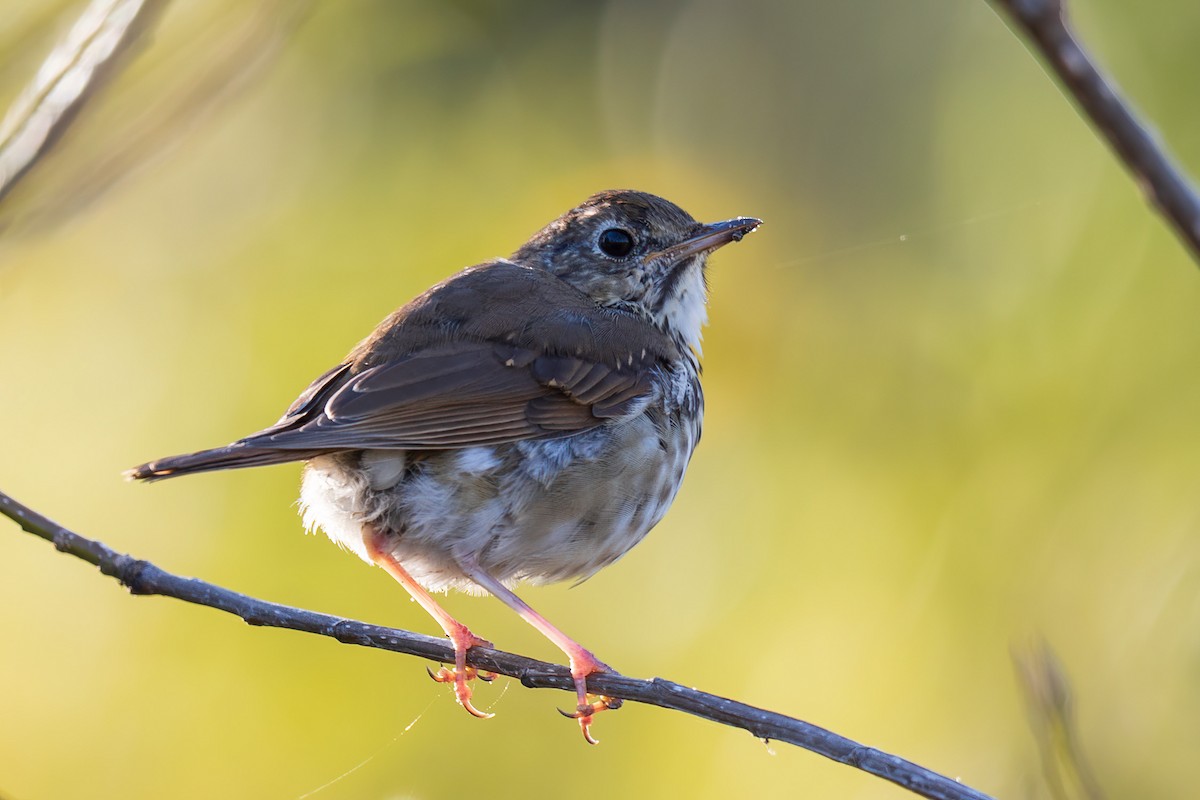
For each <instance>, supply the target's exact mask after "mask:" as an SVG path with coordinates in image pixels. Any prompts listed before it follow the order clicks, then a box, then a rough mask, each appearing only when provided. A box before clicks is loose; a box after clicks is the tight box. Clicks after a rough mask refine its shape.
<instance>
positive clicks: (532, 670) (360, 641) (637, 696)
mask: <svg viewBox="0 0 1200 800" xmlns="http://www.w3.org/2000/svg"><path fill="white" fill-rule="evenodd" d="M0 514H3V515H4V516H6V517H8V518H10V519H12V520H13V521H14V522H16V523H17V524H18V525H20V526H21V527H22V528H23V529H24V530H26V531H28V532H29V533H32V534H33V535H34V536H39V537H41V538H43V539H45V540H47V541H49V542H53V543H54V546H55V547H56V548H58V549H59V550H61V551H62V552H64V553H70V554H71V555H73V556H75V557H77V558H81V559H83V560H84V561H86V562H88V563H89V564H94V565H95V566H97V567H99V568H100V571H101V572H102V573H104V574H105V575H109V576H112V577H114V578H116V579H117V580H118V581H120V582H121V583H122V584H124V585H125V586H127V587H128V588H129V591H130V592H131V593H132V594H140V595H155V594H156V595H162V596H164V597H174V598H176V599H178V600H183V601H185V602H188V603H196V604H198V605H204V606H209V607H210V608H216V609H219V610H221V611H225V612H227V613H229V614H233V615H235V616H238V617H241V618H242V619H243V620H245V621H246V622H247V623H249V624H250V625H264V626H268V627H272V628H288V629H291V630H296V631H304V632H306V633H315V634H319V635H321V636H328V637H330V638H333V639H337V640H338V641H339V642H342V643H344V644H357V645H362V646H363V647H376V648H379V649H381V650H391V651H393V652H396V653H405V654H407V655H412V656H419V657H421V658H427V659H429V660H430V661H435V662H439V663H446V662H453V661H454V650H453V648H452V647H451V646H450V644H449V643H448V642H447V641H446V640H445V639H437V638H434V637H432V636H424V635H422V634H419V633H411V632H409V631H404V630H397V629H395V628H384V627H382V626H379V625H368V624H366V623H364V622H357V621H355V620H349V619H343V618H340V617H333V616H329V615H328V614H319V613H317V612H315V611H307V610H304V609H299V608H292V607H290V606H284V605H279V604H278V603H268V602H266V601H264V600H258V599H256V598H253V597H249V596H247V595H244V594H239V593H238V592H234V591H230V590H229V589H225V588H222V587H220V586H215V585H213V584H211V583H207V582H205V581H202V580H198V579H196V578H181V577H179V576H178V575H172V574H171V573H169V572H166V571H164V570H161V569H159V568H158V567H156V566H154V565H153V564H151V563H150V562H148V561H142V560H140V559H137V558H134V557H132V556H129V555H124V554H122V553H118V552H116V551H115V550H113V549H111V548H110V547H108V546H107V545H105V544H103V543H102V542H98V541H96V540H94V539H88V538H86V537H83V536H80V535H79V534H77V533H74V532H72V531H70V530H67V529H66V528H64V527H63V526H61V525H59V524H58V523H56V522H54V521H52V520H50V519H48V518H47V517H44V516H42V515H41V514H39V513H38V512H36V511H34V510H33V509H31V508H28V507H27V506H24V505H22V504H21V503H18V502H17V501H16V500H14V499H12V498H11V497H9V496H8V495H6V494H4V493H3V492H0ZM467 663H468V664H469V665H471V666H473V667H476V668H477V669H483V670H488V671H490V672H497V673H500V674H502V675H507V676H509V677H511V678H516V679H517V680H519V681H520V682H521V685H522V686H525V687H528V688H530V689H563V690H565V691H574V684H573V683H572V681H571V674H570V671H569V670H568V669H567V668H566V667H563V666H559V665H557V664H550V663H547V662H545V661H537V660H535V659H532V658H526V657H525V656H520V655H517V654H515V653H506V652H504V651H502V650H489V649H486V648H482V647H473V648H471V649H470V650H469V651H467ZM588 687H589V688H590V689H591V690H593V691H595V692H596V693H599V694H605V695H608V696H610V697H620V698H622V699H624V700H631V701H633V702H637V703H646V704H648V705H653V706H659V707H660V708H668V709H672V710H674V711H684V712H687V713H688V714H693V715H695V716H697V717H700V718H701V719H707V720H710V721H712V722H718V723H721V724H722V725H729V726H731V727H735V728H742V729H743V730H747V731H749V732H750V733H751V734H753V735H754V736H756V737H758V738H759V739H766V740H772V741H777V742H787V743H788V744H794V745H797V746H799V747H803V748H804V749H806V750H811V751H812V752H814V753H817V754H819V755H823V756H825V757H826V758H831V759H833V760H834V761H838V762H841V763H843V764H847V765H849V766H852V767H855V768H857V769H860V770H862V771H863V772H867V773H870V774H871V775H876V776H878V777H880V778H883V779H884V780H888V781H891V782H892V783H895V784H897V785H899V786H902V787H904V788H906V789H909V790H910V791H912V792H914V793H916V794H918V795H920V796H921V797H928V798H934V799H935V800H989V798H988V795H985V794H983V793H982V792H979V791H976V790H975V789H972V788H970V787H969V786H965V785H963V784H961V783H958V782H956V781H954V780H952V779H950V778H947V777H945V776H943V775H939V774H937V773H936V772H932V771H930V770H928V769H926V768H924V767H921V766H918V765H916V764H914V763H912V762H911V761H906V760H905V759H903V758H900V757H898V756H894V755H891V754H889V753H885V752H883V751H881V750H876V749H875V748H873V747H866V746H864V745H861V744H859V743H858V742H855V741H852V740H850V739H847V738H845V737H844V736H839V735H838V734H836V733H833V732H831V731H827V730H825V729H824V728H820V727H817V726H816V725H811V724H809V723H807V722H802V721H801V720H798V719H793V718H791V717H786V716H784V715H782V714H777V713H775V712H773V711H766V710H764V709H761V708H755V707H754V706H749V705H746V704H745V703H739V702H736V701H734V700H728V699H726V698H724V697H717V696H716V695H712V694H708V693H706V692H701V691H697V690H696V689H690V688H688V687H686V686H682V685H680V684H678V683H674V682H672V681H668V680H663V679H662V678H654V679H653V680H641V679H638V678H629V677H626V676H624V675H618V674H616V673H604V674H598V675H591V676H589V677H588Z"/></svg>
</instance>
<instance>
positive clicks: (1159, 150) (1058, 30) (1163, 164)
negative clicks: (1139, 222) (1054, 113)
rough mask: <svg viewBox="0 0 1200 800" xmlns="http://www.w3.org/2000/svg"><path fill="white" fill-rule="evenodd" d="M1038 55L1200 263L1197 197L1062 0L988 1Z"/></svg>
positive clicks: (1199, 221)
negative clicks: (1095, 56) (1099, 63)
mask: <svg viewBox="0 0 1200 800" xmlns="http://www.w3.org/2000/svg"><path fill="white" fill-rule="evenodd" d="M992 3H993V4H994V5H996V6H999V7H1001V8H1003V9H1004V10H1005V11H1007V12H1008V14H1009V16H1010V17H1011V18H1012V20H1013V21H1014V22H1015V23H1016V24H1017V26H1018V27H1019V28H1020V29H1021V30H1022V31H1024V33H1025V35H1026V37H1027V38H1028V39H1029V41H1030V42H1031V43H1032V45H1033V46H1034V47H1036V48H1037V50H1038V51H1039V52H1040V53H1041V54H1042V58H1043V59H1044V60H1045V62H1046V64H1047V65H1048V66H1049V67H1050V69H1052V70H1053V71H1054V74H1055V75H1057V76H1058V79H1059V80H1060V81H1061V82H1062V85H1063V86H1064V87H1065V88H1066V90H1067V91H1068V92H1069V93H1070V95H1071V97H1073V98H1074V99H1075V102H1076V104H1077V105H1078V106H1079V107H1080V109H1082V110H1083V113H1084V114H1086V115H1087V117H1088V118H1089V119H1090V120H1091V122H1092V125H1093V126H1094V127H1095V128H1096V130H1097V131H1099V133H1100V134H1101V135H1102V136H1103V137H1104V138H1105V139H1106V140H1108V144H1109V146H1110V147H1111V148H1112V149H1113V150H1114V151H1115V152H1116V154H1117V156H1118V157H1119V158H1120V159H1121V160H1122V161H1123V162H1125V166H1126V167H1127V168H1128V169H1129V171H1130V172H1132V173H1133V175H1134V177H1135V178H1136V179H1137V182H1138V184H1139V185H1140V186H1141V188H1142V191H1143V192H1145V194H1146V196H1147V197H1148V198H1149V200H1150V202H1151V203H1153V204H1154V206H1155V207H1156V208H1157V209H1158V211H1159V213H1160V214H1162V215H1163V216H1164V217H1166V219H1167V222H1168V223H1170V225H1171V226H1172V227H1173V228H1174V229H1175V233H1176V234H1177V235H1178V236H1179V238H1180V239H1182V240H1183V242H1184V245H1185V247H1186V248H1187V249H1188V250H1189V251H1190V252H1191V254H1192V258H1194V259H1196V260H1197V261H1200V197H1198V196H1197V194H1196V190H1195V189H1193V188H1192V186H1191V184H1190V183H1189V181H1188V179H1187V177H1186V176H1185V175H1184V174H1183V173H1182V172H1181V171H1180V169H1179V168H1178V167H1176V166H1175V165H1174V164H1173V163H1172V162H1171V159H1170V158H1169V157H1168V155H1167V153H1166V151H1165V149H1164V147H1163V146H1162V144H1161V143H1160V142H1158V141H1157V139H1156V138H1155V136H1154V135H1153V134H1152V133H1151V132H1150V131H1149V130H1147V129H1146V128H1145V127H1144V126H1143V125H1142V124H1141V123H1140V122H1139V121H1138V118H1137V117H1136V116H1135V115H1134V113H1133V111H1132V110H1130V108H1129V106H1128V105H1127V104H1126V103H1125V101H1124V100H1123V99H1122V98H1121V96H1120V94H1119V93H1118V91H1117V88H1116V87H1115V86H1114V85H1113V84H1111V83H1110V82H1108V81H1107V80H1106V79H1105V78H1104V76H1103V75H1101V74H1100V71H1099V70H1098V69H1097V68H1096V65H1095V64H1094V63H1093V61H1092V59H1091V57H1090V56H1089V55H1088V53H1087V51H1085V50H1084V49H1083V46H1082V45H1080V43H1079V41H1078V40H1077V39H1076V38H1075V35H1074V34H1073V33H1072V31H1071V28H1070V26H1069V25H1068V24H1067V11H1066V5H1067V4H1066V1H1065V0H992Z"/></svg>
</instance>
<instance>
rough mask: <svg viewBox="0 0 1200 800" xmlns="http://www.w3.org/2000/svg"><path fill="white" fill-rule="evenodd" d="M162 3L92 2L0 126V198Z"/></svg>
mask: <svg viewBox="0 0 1200 800" xmlns="http://www.w3.org/2000/svg"><path fill="white" fill-rule="evenodd" d="M167 2H168V0H93V2H92V3H90V4H89V5H88V7H87V8H86V9H85V10H84V12H83V14H81V15H80V17H79V19H78V20H77V21H76V22H75V24H74V25H73V26H72V27H71V30H70V31H69V32H68V33H67V35H66V36H65V37H64V38H63V40H62V41H61V42H59V43H58V46H57V47H55V48H54V50H53V51H52V52H51V53H50V55H49V57H47V58H46V60H45V62H43V63H42V66H41V69H39V70H38V73H37V75H36V76H35V77H34V79H33V81H32V82H31V83H30V84H29V85H28V86H27V87H25V91H24V92H22V94H21V96H20V97H18V98H17V100H16V102H14V103H13V105H12V107H11V108H10V109H9V111H8V114H7V115H6V116H5V117H4V121H3V122H0V199H3V198H4V196H5V195H7V194H8V193H9V192H10V191H11V190H12V188H13V186H15V185H16V183H17V181H19V180H20V179H21V177H22V176H24V175H25V174H26V173H27V172H29V170H30V169H32V168H33V166H34V165H35V164H36V163H37V162H38V160H39V159H40V158H41V157H42V156H43V155H45V154H46V153H47V152H49V150H50V148H51V147H52V146H53V145H54V143H55V142H56V141H58V140H59V138H60V137H61V136H62V134H63V132H64V131H65V130H66V129H67V127H68V126H69V125H70V124H71V121H72V120H74V119H75V117H76V115H77V114H78V113H79V110H80V109H81V108H82V107H83V106H84V104H85V103H87V101H88V100H89V99H90V98H91V97H93V96H94V95H95V94H96V92H97V91H98V90H99V89H100V87H101V86H103V85H104V84H105V83H106V82H107V80H108V79H109V78H110V77H111V76H112V75H114V74H115V73H116V72H117V70H118V69H119V67H120V66H121V64H122V61H123V59H122V56H123V55H124V54H125V53H127V52H128V51H129V49H130V47H131V45H133V44H134V43H135V42H136V41H138V40H139V39H140V38H141V36H142V35H143V34H145V33H146V32H147V31H149V30H150V29H151V27H152V26H153V21H154V19H155V18H156V17H157V15H158V12H160V11H161V10H162V9H163V8H165V7H166V4H167Z"/></svg>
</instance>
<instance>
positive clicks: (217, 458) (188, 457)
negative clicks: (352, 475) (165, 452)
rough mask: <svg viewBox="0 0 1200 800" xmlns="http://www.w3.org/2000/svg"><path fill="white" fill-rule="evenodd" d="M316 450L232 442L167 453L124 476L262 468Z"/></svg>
mask: <svg viewBox="0 0 1200 800" xmlns="http://www.w3.org/2000/svg"><path fill="white" fill-rule="evenodd" d="M318 452H319V451H307V450H270V449H265V448H257V447H247V446H246V445H244V444H231V445H228V446H226V447H217V448H214V449H212V450H201V451H200V452H198V453H184V454H183V455H178V456H166V457H165V458H160V459H157V460H155V461H151V462H149V463H147V464H142V465H141V466H140V467H134V468H133V469H131V470H128V471H127V472H126V473H125V477H126V478H127V479H129V480H133V481H160V480H163V479H165V478H176V477H179V476H180V475H192V474H195V473H197V472H214V471H216V470H221V469H242V468H243V467H264V466H267V465H270V464H286V463H287V462H289V461H303V460H305V459H308V458H312V457H313V456H315V455H317V454H318Z"/></svg>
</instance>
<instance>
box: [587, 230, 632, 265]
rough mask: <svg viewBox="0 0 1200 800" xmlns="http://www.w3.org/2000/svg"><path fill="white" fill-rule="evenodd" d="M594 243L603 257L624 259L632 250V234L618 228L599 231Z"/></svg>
mask: <svg viewBox="0 0 1200 800" xmlns="http://www.w3.org/2000/svg"><path fill="white" fill-rule="evenodd" d="M596 243H597V244H598V245H599V246H600V251H601V252H602V253H604V255H606V256H612V257H613V258H624V257H625V256H627V255H629V253H630V252H631V251H632V250H633V234H632V233H630V232H629V231H626V230H622V229H620V228H609V229H608V230H605V231H601V233H600V238H599V240H597V242H596Z"/></svg>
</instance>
